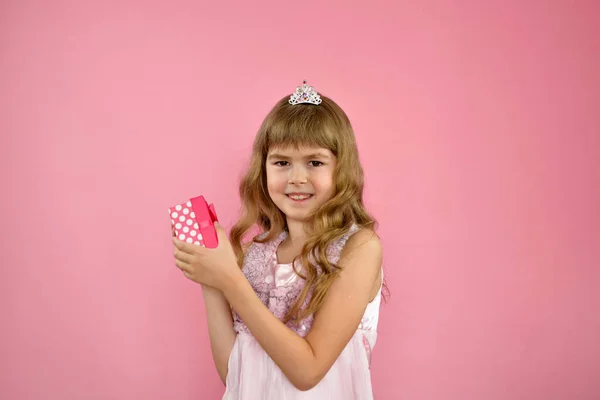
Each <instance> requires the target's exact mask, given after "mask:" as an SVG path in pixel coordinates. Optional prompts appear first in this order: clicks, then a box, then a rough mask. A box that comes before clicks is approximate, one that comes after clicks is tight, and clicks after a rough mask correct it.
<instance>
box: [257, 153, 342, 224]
mask: <svg viewBox="0 0 600 400" xmlns="http://www.w3.org/2000/svg"><path fill="white" fill-rule="evenodd" d="M336 162H337V160H336V157H335V156H334V155H333V153H332V152H331V151H330V150H328V149H323V148H319V147H300V148H299V149H295V148H294V147H287V148H282V147H276V148H272V149H269V153H268V154H267V161H266V169H267V186H268V190H269V196H271V200H273V202H274V203H275V205H277V207H278V208H279V209H280V210H281V211H282V212H283V213H284V214H285V215H286V217H287V219H288V223H289V222H290V220H293V221H301V222H306V220H307V217H308V216H309V215H310V214H311V213H312V212H314V211H316V210H317V209H318V208H319V207H320V206H321V205H322V204H323V203H325V202H326V201H327V200H329V199H331V198H332V197H333V195H334V184H333V172H334V170H335V166H336Z"/></svg>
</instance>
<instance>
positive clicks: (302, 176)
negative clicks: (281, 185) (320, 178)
mask: <svg viewBox="0 0 600 400" xmlns="http://www.w3.org/2000/svg"><path fill="white" fill-rule="evenodd" d="M306 181H307V174H306V168H304V167H303V166H300V165H296V166H294V167H293V168H291V169H290V174H289V178H288V183H289V184H291V185H300V184H304V183H306Z"/></svg>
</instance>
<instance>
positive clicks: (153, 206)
mask: <svg viewBox="0 0 600 400" xmlns="http://www.w3.org/2000/svg"><path fill="white" fill-rule="evenodd" d="M69 3H72V4H69ZM141 3H142V2H133V1H120V2H101V1H97V2H63V1H52V2H49V1H48V2H44V1H38V2H31V1H16V0H15V1H2V2H1V3H0V4H1V5H0V112H1V114H0V132H1V142H0V145H1V146H0V149H1V150H0V152H1V153H0V155H1V158H0V163H1V167H2V168H1V173H2V175H1V177H2V195H1V196H0V201H1V204H0V205H1V207H2V210H3V220H2V223H1V224H0V233H1V239H2V240H1V248H2V253H1V259H0V262H1V266H2V275H1V279H0V285H1V286H0V289H1V290H0V300H1V303H0V311H1V313H2V314H1V317H2V318H1V323H2V326H1V330H0V398H2V399H50V400H54V399H146V400H149V399H156V400H158V399H216V398H220V395H221V393H222V392H223V387H222V384H221V383H220V382H219V380H218V377H217V373H216V371H215V369H214V367H213V365H212V360H211V356H210V349H209V344H208V337H207V330H206V322H205V316H204V305H203V303H202V296H201V291H200V288H199V286H198V285H196V284H193V283H191V282H190V281H188V280H186V279H185V278H184V277H183V275H182V274H181V273H180V272H179V271H178V270H177V269H176V268H175V267H174V266H173V259H172V247H171V244H170V240H169V237H170V229H169V220H168V216H167V207H168V206H170V205H173V204H175V203H176V202H179V201H182V200H185V199H187V198H188V197H190V196H194V195H198V194H205V195H206V196H208V197H209V200H212V201H214V202H215V203H216V204H217V208H218V211H219V213H220V216H221V219H222V221H223V223H224V224H225V225H227V226H230V225H231V224H232V223H233V221H234V220H235V218H236V214H237V210H238V200H237V179H238V177H239V175H240V173H241V171H242V169H243V167H244V165H245V162H246V160H247V157H248V154H249V149H250V145H251V141H252V139H253V135H254V133H255V132H256V130H257V128H258V126H259V124H260V122H261V120H262V118H263V117H264V115H265V114H266V112H267V111H268V110H269V109H270V107H271V106H272V105H273V104H274V103H275V101H276V100H278V99H279V98H280V97H281V96H283V95H285V94H287V93H290V92H291V91H292V90H293V89H294V87H295V86H296V85H297V84H299V83H301V80H302V79H304V78H306V79H308V80H309V82H310V83H311V84H313V85H314V86H315V88H316V89H317V90H319V91H321V92H322V93H324V94H327V95H329V96H331V97H333V98H334V99H336V100H337V101H338V102H339V103H340V105H341V106H342V107H343V108H344V109H345V110H346V111H347V113H348V114H349V115H350V117H351V119H352V121H353V123H354V126H355V129H356V133H357V138H358V142H359V146H360V151H361V157H362V160H363V162H364V167H365V170H366V179H367V193H366V200H367V203H368V205H369V206H370V208H371V210H372V212H373V213H374V214H375V216H376V217H377V219H378V220H379V221H380V224H381V227H380V234H381V237H382V239H383V243H384V249H385V268H386V273H387V279H388V284H389V286H390V288H391V291H392V297H391V298H390V300H389V302H388V303H387V304H385V305H384V306H383V307H382V310H381V324H380V328H381V329H380V338H379V342H378V345H377V346H376V348H375V352H374V360H373V362H374V364H373V369H372V372H373V385H374V390H375V394H376V398H378V399H411V400H417V399H424V400H425V399H426V400H433V399H436V400H437V399H444V400H454V399H456V400H458V399H460V400H465V399H469V400H470V399H478V400H479V399H486V400H495V399H499V400H500V399H502V400H505V399H511V400H514V399H527V400H531V399H544V400H554V399H556V400H558V399H561V400H562V399H569V400H574V399H590V400H591V399H598V398H600V383H599V380H598V375H597V374H598V371H599V370H600V346H599V340H598V337H600V313H599V311H598V310H599V306H600V301H599V300H600V299H599V295H598V283H599V281H598V279H599V278H600V276H599V275H600V274H599V268H598V266H599V261H598V260H599V256H600V254H599V247H600V215H599V212H598V210H599V208H598V204H600V196H599V186H600V162H599V161H598V159H599V157H600V151H599V149H600V140H599V137H600V117H599V113H598V110H599V109H600V95H599V89H600V76H599V72H598V71H600V58H599V56H598V54H600V44H599V43H600V41H599V40H598V38H599V37H600V28H599V26H600V24H599V20H598V15H599V13H600V7H599V6H598V3H597V2H594V1H587V2H586V1H566V0H565V1H547V2H520V1H490V2H482V1H463V2H457V1H446V2H443V1H435V2H434V1H431V2H427V3H424V2H405V1H403V2H394V3H393V4H392V2H388V4H386V3H384V2H379V1H369V2H364V4H363V5H361V6H352V7H350V6H349V5H348V4H349V3H347V2H339V3H338V4H334V3H333V2H327V3H324V2H308V1H302V2H282V1H277V2H270V3H268V4H267V3H265V2H261V3H256V2H243V3H242V2H238V4H236V3H229V2H224V1H213V2H206V3H205V4H200V3H199V2H188V3H184V2H174V1H169V2H167V1H163V2H152V3H150V2H146V4H145V5H141ZM522 3H529V4H522ZM534 3H535V4H534Z"/></svg>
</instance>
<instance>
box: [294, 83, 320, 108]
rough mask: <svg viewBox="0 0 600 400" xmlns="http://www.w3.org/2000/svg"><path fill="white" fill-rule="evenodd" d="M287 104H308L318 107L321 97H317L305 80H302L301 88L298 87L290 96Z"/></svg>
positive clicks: (317, 94)
mask: <svg viewBox="0 0 600 400" xmlns="http://www.w3.org/2000/svg"><path fill="white" fill-rule="evenodd" d="M289 103H290V104H301V103H310V104H315V105H319V104H321V96H319V93H317V92H316V91H315V89H313V87H312V86H308V85H307V83H306V80H304V81H302V86H298V87H297V88H296V91H295V92H294V93H292V95H291V96H290V100H289Z"/></svg>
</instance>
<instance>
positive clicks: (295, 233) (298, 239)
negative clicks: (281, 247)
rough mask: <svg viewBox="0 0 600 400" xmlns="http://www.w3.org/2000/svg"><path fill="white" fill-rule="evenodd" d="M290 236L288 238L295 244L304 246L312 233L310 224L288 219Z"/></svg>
mask: <svg viewBox="0 0 600 400" xmlns="http://www.w3.org/2000/svg"><path fill="white" fill-rule="evenodd" d="M287 226H288V238H287V240H288V241H289V242H290V244H291V245H293V246H296V245H297V246H302V245H304V242H306V238H307V237H308V235H309V233H310V228H309V226H308V224H306V223H305V222H302V221H290V220H289V219H288V220H287Z"/></svg>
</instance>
